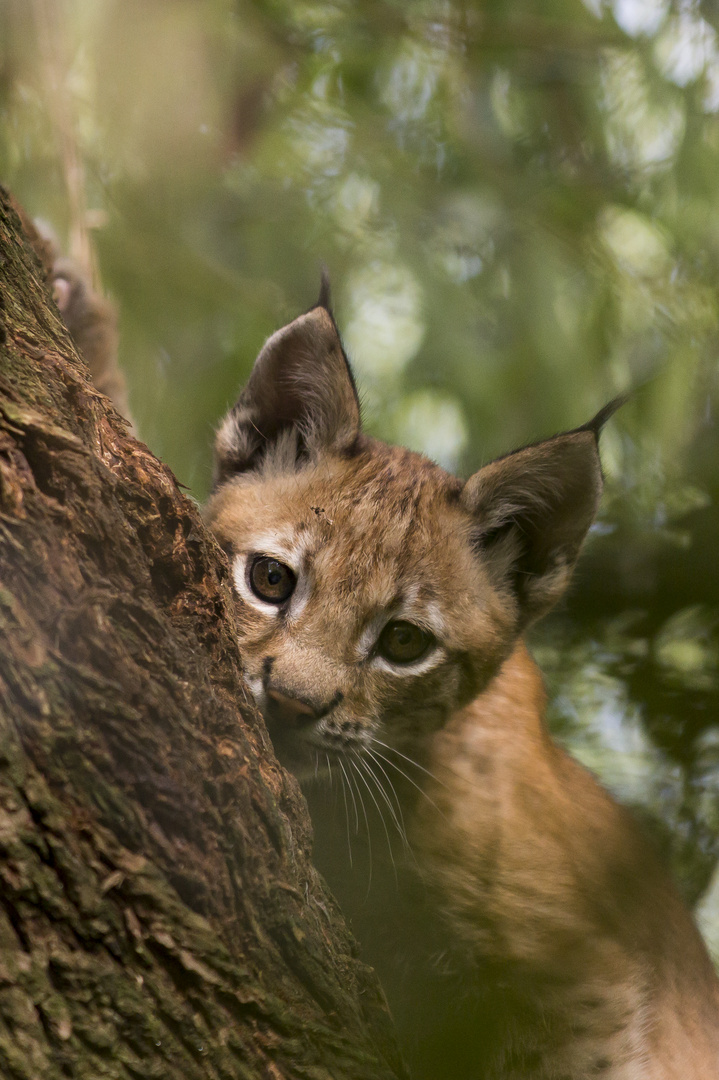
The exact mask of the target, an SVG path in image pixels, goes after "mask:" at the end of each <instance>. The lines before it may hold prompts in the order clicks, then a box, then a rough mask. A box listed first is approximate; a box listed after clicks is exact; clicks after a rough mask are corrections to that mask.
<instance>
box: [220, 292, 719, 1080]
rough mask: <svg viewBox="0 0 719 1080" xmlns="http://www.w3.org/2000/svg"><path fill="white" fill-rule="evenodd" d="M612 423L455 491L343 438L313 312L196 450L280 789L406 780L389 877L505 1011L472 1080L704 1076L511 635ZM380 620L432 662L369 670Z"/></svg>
mask: <svg viewBox="0 0 719 1080" xmlns="http://www.w3.org/2000/svg"><path fill="white" fill-rule="evenodd" d="M610 411H611V410H605V411H603V413H602V414H601V415H600V417H599V418H598V421H597V423H596V424H594V425H591V424H590V425H588V426H587V427H585V428H580V429H577V430H576V431H574V432H569V433H567V434H566V435H562V436H557V437H555V438H554V439H550V440H547V441H546V442H544V443H540V444H538V445H537V446H534V447H528V448H526V449H524V450H521V451H519V452H517V453H515V454H512V455H508V456H507V457H506V458H502V459H500V460H498V461H496V462H493V463H492V464H490V465H488V466H486V467H485V468H484V469H482V470H480V471H479V472H478V473H477V474H476V475H475V476H474V477H472V478H471V479H470V480H469V481H468V482H467V483H466V484H463V483H462V482H461V481H459V480H457V479H456V478H454V477H452V476H450V475H449V474H447V473H446V472H444V471H443V470H442V469H440V468H439V467H438V466H436V465H434V464H432V463H431V462H429V461H427V460H426V459H425V458H423V457H421V456H420V455H418V454H414V453H411V452H410V451H408V450H404V449H402V448H397V447H390V446H387V445H385V444H383V443H380V442H376V441H374V440H371V439H369V438H367V437H366V436H364V435H363V434H362V433H361V430H360V423H359V408H358V406H357V401H356V393H355V390H354V383H353V381H352V378H351V373H350V372H349V368H348V365H347V362H346V358H345V357H344V353H343V352H342V349H341V343H340V340H339V336H338V334H337V331H336V327H335V326H334V321H333V320H332V317H331V315H330V313H329V311H328V310H327V309H326V307H325V302H321V303H320V305H318V307H317V308H315V309H313V310H312V311H310V312H309V313H308V314H307V315H304V316H301V317H300V318H299V319H297V320H295V322H294V323H291V324H290V325H289V326H288V327H285V328H284V329H283V330H282V331H280V332H278V334H276V335H274V336H273V337H272V338H270V339H269V341H268V342H267V344H266V345H265V347H264V349H263V351H262V353H261V354H260V357H259V359H258V363H257V365H256V366H255V369H254V371H253V374H252V377H251V379H250V382H249V384H248V387H247V389H246V390H245V391H244V392H243V394H242V396H241V397H240V400H239V401H238V403H237V405H236V406H235V408H234V409H233V410H232V411H231V412H230V413H229V414H228V416H227V418H226V419H225V422H224V423H223V425H222V427H221V429H220V433H219V435H218V440H217V448H216V449H217V461H216V477H217V480H218V485H217V488H216V491H215V494H214V495H213V496H212V498H211V499H210V501H209V504H208V506H207V519H208V521H209V523H210V525H211V527H212V529H213V530H214V532H215V534H216V536H217V538H218V540H219V541H220V543H221V544H222V545H223V547H224V548H225V550H226V551H227V553H228V556H229V558H230V562H231V565H232V568H233V574H234V577H235V586H236V590H237V594H238V603H237V626H238V632H239V635H240V638H241V641H242V649H243V655H244V656H245V659H246V664H247V679H248V683H249V685H250V686H251V687H252V689H253V690H254V692H255V694H256V697H257V701H258V704H259V705H260V707H261V708H262V709H263V711H264V713H265V715H266V718H267V721H268V725H269V728H270V732H271V735H272V738H273V741H274V743H275V747H276V749H277V751H278V754H279V755H280V757H281V759H282V760H283V761H285V763H286V764H287V765H288V766H289V767H290V768H292V769H293V770H294V771H295V772H296V773H297V775H298V776H299V777H300V778H305V777H308V776H311V775H313V774H314V773H317V772H326V771H327V770H326V766H329V770H330V772H331V771H332V766H333V764H334V765H335V766H336V767H337V768H342V770H343V772H346V770H345V768H344V764H343V759H344V763H345V764H346V766H347V769H349V768H350V766H351V765H352V763H353V762H357V761H359V760H360V758H362V756H363V755H364V756H365V758H367V757H369V756H370V755H371V754H372V752H373V751H379V752H380V754H381V753H384V754H385V757H384V758H383V759H382V760H384V761H385V762H388V758H387V756H386V755H388V754H390V755H391V754H393V753H395V752H398V753H400V754H406V755H407V758H410V757H411V758H412V760H413V761H416V762H417V763H418V768H421V770H422V771H421V772H415V773H413V774H412V775H413V777H414V779H413V781H412V787H411V788H408V787H407V786H406V785H405V788H406V790H403V789H402V787H401V785H400V786H398V790H399V791H400V797H401V798H402V799H403V800H404V806H403V807H402V808H400V811H401V812H402V813H403V814H404V816H405V817H406V818H407V822H408V826H407V827H408V831H409V834H410V841H411V844H412V849H413V853H414V856H413V857H414V858H415V859H416V861H417V866H418V869H419V872H420V874H421V875H422V878H423V880H424V881H425V883H426V885H427V887H428V889H429V893H430V895H431V897H432V898H433V900H432V903H433V904H434V905H435V908H436V910H437V911H438V912H439V913H440V917H441V919H442V920H443V922H444V926H445V928H446V930H447V933H448V935H449V939H451V941H452V943H453V944H452V945H451V946H450V948H451V949H455V950H456V951H457V955H459V954H460V953H463V954H464V959H463V963H464V962H466V969H467V972H468V974H467V979H468V980H470V981H471V980H472V978H474V977H475V975H474V974H473V972H474V973H476V977H477V978H479V977H483V978H486V977H487V975H488V973H489V977H490V979H493V980H494V983H493V985H494V988H495V989H494V991H493V992H494V993H495V994H496V996H497V998H498V999H499V998H500V997H501V998H502V1000H503V1001H505V1000H506V1002H508V1003H509V1004H508V1005H507V1007H506V1009H505V1016H504V1020H503V1027H502V1031H501V1032H500V1034H499V1036H498V1037H497V1038H495V1040H494V1041H495V1045H494V1047H493V1051H492V1055H491V1057H489V1056H488V1057H487V1059H486V1060H482V1061H477V1064H476V1076H477V1077H489V1076H491V1077H497V1078H503V1080H519V1078H520V1077H530V1076H531V1077H533V1078H535V1080H560V1078H561V1080H580V1078H584V1077H590V1076H601V1077H603V1078H605V1080H714V1078H716V1077H717V1076H719V984H718V983H717V979H716V976H715V974H714V971H713V969H712V966H711V963H710V961H709V958H708V956H707V953H706V950H705V948H704V945H703V943H702V942H701V939H700V937H699V934H698V932H697V930H696V928H695V927H694V924H693V922H692V919H691V916H690V915H689V913H688V912H687V911H686V909H685V908H684V906H683V904H682V902H681V901H680V899H679V898H678V895H677V893H676V892H675V890H674V887H673V886H672V884H671V882H670V881H669V879H668V877H667V876H666V874H665V872H664V870H663V869H662V868H661V867H660V866H659V864H658V862H657V861H656V859H655V857H654V855H653V854H652V852H651V851H650V850H649V848H648V846H647V844H646V843H645V841H644V840H643V838H641V837H640V835H639V834H638V832H637V830H636V828H635V826H634V824H633V822H632V820H631V819H630V817H629V816H628V814H627V813H626V812H625V811H623V810H622V809H621V808H620V807H619V806H617V804H616V803H614V801H613V800H612V799H611V798H610V797H609V795H607V794H606V792H605V791H604V790H603V789H602V788H601V787H600V785H599V784H598V783H597V782H596V781H595V780H594V778H593V777H592V776H591V775H590V774H589V773H587V772H586V771H585V770H584V769H582V768H581V767H580V766H579V765H578V764H576V762H574V761H573V760H572V759H571V758H570V757H568V756H567V755H566V754H565V753H564V752H563V751H562V750H561V749H559V748H558V747H557V746H556V745H555V744H554V743H553V742H552V740H551V738H550V736H549V734H548V732H547V729H546V727H545V723H544V719H543V717H544V710H545V697H544V690H543V687H542V681H541V677H540V675H539V673H538V671H537V669H536V667H535V665H534V663H533V661H532V660H531V658H530V656H529V655H528V653H527V651H526V648H525V646H524V645H523V643H522V638H521V634H522V631H523V629H524V627H525V626H526V625H527V624H528V623H529V622H530V621H532V620H533V619H535V618H537V617H538V616H539V615H541V614H543V613H544V612H545V611H546V610H548V609H549V608H550V607H551V606H552V604H553V603H554V602H555V601H556V600H557V598H558V597H559V596H560V595H561V593H562V592H563V591H564V589H565V588H566V585H567V582H568V580H569V577H570V575H571V571H572V568H573V566H574V563H575V561H576V558H577V555H578V552H579V548H580V546H581V542H582V540H583V538H584V535H585V534H586V531H587V529H588V527H589V525H590V523H591V521H592V519H593V516H594V513H595V511H596V506H597V503H598V499H599V496H600V492H601V470H600V466H599V459H598V454H597V433H598V428H599V426H600V424H601V422H603V420H604V419H605V418H606V416H607V415H608V414H609V412H610ZM258 556H268V557H272V558H274V559H277V560H278V561H279V562H281V563H282V564H284V565H285V566H287V567H289V568H290V570H291V571H292V572H293V573H294V575H295V576H296V579H297V584H296V587H295V591H294V593H293V594H292V596H291V597H290V598H289V599H288V600H287V601H286V602H284V603H283V604H280V605H273V604H272V603H267V602H265V601H264V600H262V599H261V598H259V597H258V596H257V595H256V594H255V593H254V592H253V586H252V583H251V581H250V576H251V573H252V566H253V565H254V563H253V560H254V559H256V558H257V557H258ZM397 619H402V620H405V621H409V622H411V623H413V624H415V625H416V626H418V627H420V628H421V629H423V630H425V631H427V632H429V633H431V634H433V635H434V637H435V638H436V647H435V648H433V649H431V650H430V652H429V654H428V655H427V656H424V657H421V658H420V659H419V660H418V661H417V662H416V663H412V664H408V665H401V664H400V665H396V664H393V663H389V662H387V661H386V660H384V659H383V658H382V656H381V655H379V654H378V651H377V650H378V639H379V634H380V633H381V630H382V627H383V626H384V625H386V624H387V622H388V621H391V620H397ZM308 718H309V719H308ZM379 748H382V750H381V751H380V749H379ZM389 767H390V765H389V762H388V764H387V768H389ZM417 787H421V788H422V792H421V797H420V796H418V795H417V792H416V788H417Z"/></svg>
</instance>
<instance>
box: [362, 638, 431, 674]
mask: <svg viewBox="0 0 719 1080" xmlns="http://www.w3.org/2000/svg"><path fill="white" fill-rule="evenodd" d="M443 660H444V649H443V648H442V647H441V645H435V646H434V648H433V649H431V650H430V651H429V652H428V653H427V655H426V656H423V657H422V659H421V660H415V661H413V662H412V663H410V664H393V663H392V661H391V660H385V658H384V656H380V655H379V654H378V655H377V656H373V657H372V661H371V663H372V667H375V668H379V670H380V671H387V672H389V673H390V674H391V675H424V673H425V671H431V670H432V668H434V667H437V665H438V664H441V662H442V661H443Z"/></svg>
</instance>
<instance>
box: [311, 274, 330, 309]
mask: <svg viewBox="0 0 719 1080" xmlns="http://www.w3.org/2000/svg"><path fill="white" fill-rule="evenodd" d="M315 307H321V308H324V309H325V311H328V312H329V313H330V315H331V314H332V290H331V288H330V275H329V273H328V272H327V267H326V266H323V267H322V277H321V279H320V295H319V297H318V299H317V303H316V304H315Z"/></svg>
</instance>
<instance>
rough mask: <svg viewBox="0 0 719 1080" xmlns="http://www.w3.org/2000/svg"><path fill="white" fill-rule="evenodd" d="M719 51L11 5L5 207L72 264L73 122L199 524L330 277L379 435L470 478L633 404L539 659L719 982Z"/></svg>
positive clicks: (557, 715)
mask: <svg viewBox="0 0 719 1080" xmlns="http://www.w3.org/2000/svg"><path fill="white" fill-rule="evenodd" d="M48 4H49V5H50V6H51V7H52V9H53V11H54V14H55V17H56V19H57V23H56V28H57V33H56V34H55V35H54V37H53V42H52V47H53V48H54V50H55V55H56V58H59V61H58V62H59V64H60V68H61V70H62V81H61V83H60V84H58V83H57V82H56V83H55V84H53V80H52V78H51V77H50V75H49V74H48V59H47V57H48V54H47V50H46V51H45V52H43V51H42V50H41V49H40V48H39V46H38V26H37V22H36V20H37V18H38V13H40V15H41V13H42V11H43V10H45V9H46V8H47V5H48ZM718 29H719V13H718V10H717V7H716V4H715V3H712V2H710V0H584V2H582V0H546V2H545V3H543V4H541V5H537V4H536V3H534V2H530V0H485V2H484V3H483V4H479V3H470V2H461V0H415V2H413V3H412V4H406V3H402V2H400V0H352V2H350V0H316V2H314V3H313V2H308V3H299V2H290V0H255V2H250V0H0V174H1V176H2V179H3V181H4V182H5V183H6V184H8V185H9V186H10V187H11V189H12V190H13V191H14V192H15V194H16V195H17V196H18V197H19V198H20V199H21V201H22V202H23V203H24V204H25V206H26V207H27V209H28V210H29V211H30V212H31V213H33V214H35V215H38V216H40V217H43V218H45V219H47V220H49V221H50V222H51V223H52V224H53V226H54V227H55V229H56V230H57V232H58V234H59V235H60V236H61V237H64V236H65V235H66V234H67V231H68V227H69V225H70V222H69V219H68V205H69V204H68V199H67V192H66V189H65V180H64V176H65V167H64V164H63V161H64V158H63V149H62V141H61V140H60V138H59V137H58V131H57V120H56V111H57V110H56V109H55V108H54V106H56V104H57V101H56V100H55V99H56V98H62V97H63V95H64V96H65V97H66V98H67V100H68V101H69V102H70V106H71V108H70V114H71V128H72V134H73V138H74V139H75V140H76V143H77V146H78V147H79V152H80V158H81V161H82V163H83V166H84V170H85V177H86V186H87V192H88V203H89V208H90V218H89V220H90V224H92V225H94V226H96V231H95V234H94V235H95V240H96V248H97V252H98V255H99V260H100V265H101V271H102V278H103V281H104V283H105V286H106V288H107V290H108V291H109V292H110V293H111V294H112V295H113V296H114V297H115V299H116V300H117V302H118V304H119V307H120V312H121V330H122V362H123V365H124V367H125V369H126V371H127V373H128V377H129V380H130V387H131V396H132V406H133V411H134V414H135V417H136V419H137V423H138V427H139V431H140V434H141V436H142V437H143V438H144V439H145V440H146V441H147V442H148V443H149V444H150V446H151V447H152V448H153V449H154V450H155V451H156V452H157V453H158V454H159V455H160V456H161V457H163V458H164V459H165V460H167V461H168V462H169V464H170V465H171V466H172V467H173V468H174V470H175V472H176V473H177V475H178V477H179V478H180V479H181V480H182V481H183V482H185V483H186V484H188V485H189V486H190V488H191V489H192V491H193V492H194V493H195V494H196V495H197V497H198V498H202V497H204V495H205V494H206V492H207V488H208V483H209V472H210V465H209V462H210V446H211V440H212V431H213V427H214V425H215V424H216V423H217V421H218V419H219V417H220V415H221V414H222V412H223V410H224V409H225V408H226V407H227V406H228V405H229V404H230V403H231V402H232V400H233V399H234V396H235V394H236V391H237V388H238V386H239V385H240V384H241V382H242V381H243V380H244V379H245V378H246V376H247V374H248V372H249V370H250V367H251V364H252V361H253V359H254V356H255V354H256V352H257V350H258V348H259V347H260V345H261V343H262V341H263V338H264V337H265V336H266V335H267V334H269V333H270V332H271V331H272V330H274V329H276V328H277V327H278V326H279V325H281V324H282V323H283V322H285V321H287V320H289V319H290V318H292V317H293V316H294V315H295V314H296V313H297V312H298V311H301V310H303V309H305V308H307V307H308V306H309V305H310V304H311V303H312V301H313V300H314V298H315V296H316V294H317V290H318V287H319V272H320V267H321V265H322V264H324V265H326V266H327V267H328V268H329V271H330V275H331V279H332V281H333V283H334V290H335V305H336V314H337V318H338V322H339V325H340V327H341V329H342V330H343V332H344V336H345V340H346V344H347V347H348V351H349V353H350V356H351V357H352V359H353V362H354V365H355V368H356V371H357V374H358V379H359V383H360V387H361V390H362V393H363V397H364V403H365V413H366V419H367V423H368V425H369V427H370V428H371V429H372V430H373V431H375V432H376V433H378V434H380V435H383V436H384V437H386V438H390V439H392V440H395V441H401V442H404V443H406V444H408V445H410V446H413V447H415V448H417V449H423V450H425V451H426V452H428V453H429V454H430V455H431V456H433V457H435V458H436V459H437V460H439V461H441V462H442V463H444V464H446V465H448V466H450V467H457V468H458V469H460V470H463V471H465V472H466V471H470V470H472V469H474V468H476V467H477V466H478V465H479V464H480V463H481V462H482V461H484V460H487V459H489V458H490V457H492V456H493V455H495V454H497V453H500V452H503V451H506V450H508V449H511V448H512V447H514V446H516V445H519V444H521V443H523V442H526V441H529V440H531V439H533V438H536V437H538V436H541V435H543V434H549V433H551V432H553V431H556V430H559V429H562V428H569V427H573V426H575V425H577V424H580V423H582V422H584V421H585V420H586V419H588V417H589V416H591V415H592V414H593V413H594V412H595V411H596V410H597V409H598V408H599V407H601V406H602V405H603V404H604V403H605V402H606V401H607V400H608V399H609V398H611V397H612V396H613V395H615V394H616V393H617V392H620V391H625V390H627V389H632V388H634V389H635V393H634V394H633V396H632V398H631V401H630V403H629V404H628V405H627V406H625V408H624V409H623V410H622V412H621V413H620V414H619V415H618V417H617V418H616V419H615V420H613V421H612V424H611V425H610V427H609V429H608V430H607V431H606V432H605V435H604V436H603V458H604V462H605V468H606V471H607V474H608V489H607V497H606V499H605V508H604V510H603V513H602V519H601V522H600V524H599V526H598V527H597V528H596V529H595V532H594V535H593V536H592V538H591V539H590V543H589V544H588V548H587V552H586V556H585V559H584V562H583V564H582V567H581V570H580V572H579V574H578V577H577V580H576V583H575V587H574V589H573V593H572V595H571V597H570V598H569V600H568V602H567V604H566V605H565V608H564V610H563V611H562V612H560V614H559V615H558V616H557V617H556V618H555V619H554V620H553V622H551V623H549V624H547V625H544V626H543V627H541V628H540V629H538V630H537V632H536V635H535V637H536V642H535V647H536V650H537V652H538V654H539V656H540V659H541V661H542V663H543V665H544V667H545V669H546V670H547V671H548V674H549V678H550V686H551V689H552V692H553V706H552V722H553V724H554V727H555V730H556V731H557V733H558V734H559V735H560V737H562V738H563V739H565V740H566V741H567V742H568V743H569V744H570V745H571V746H572V747H573V749H574V750H575V751H576V752H577V753H579V755H580V756H582V757H583V758H584V760H586V761H587V762H588V763H589V764H590V765H591V766H592V767H593V768H595V769H596V770H597V772H599V773H600V774H601V775H602V776H603V778H604V779H605V781H606V782H607V783H609V784H610V786H612V787H613V788H614V789H615V790H617V791H618V792H619V793H620V794H621V795H622V796H623V797H624V798H626V799H627V800H628V801H631V802H634V803H635V804H636V805H637V806H639V807H640V808H641V809H642V812H643V813H644V815H645V816H646V819H647V821H648V823H649V825H650V827H651V828H652V829H653V831H654V832H655V834H656V835H657V837H658V839H659V842H660V843H661V844H662V845H663V846H664V848H665V850H666V852H667V856H668V858H669V859H670V860H671V861H672V862H673V864H674V867H675V870H676V872H677V873H678V875H679V877H680V880H681V882H682V884H683V887H684V889H685V892H686V894H687V896H688V897H689V898H690V899H691V900H692V901H693V902H698V904H699V911H700V915H701V918H702V922H703V925H704V927H705V929H706V931H707V934H708V936H709V938H710V940H711V941H712V942H713V945H714V947H715V948H716V950H717V954H718V955H719V874H718V873H717V872H716V866H717V859H718V858H719V708H718V705H719V630H718V627H719V558H718V557H717V556H718V555H719V551H718V542H717V538H718V537H719V514H718V512H717V505H718V502H717V500H718V498H719V435H718V432H717V424H716V419H715V417H716V410H717V402H718V397H719V365H718V362H717V356H718V354H719V336H718V333H717V326H718V324H719V318H718V316H719V296H718V292H717V284H718V282H719V38H718V37H717V30H718Z"/></svg>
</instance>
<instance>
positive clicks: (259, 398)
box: [215, 280, 360, 485]
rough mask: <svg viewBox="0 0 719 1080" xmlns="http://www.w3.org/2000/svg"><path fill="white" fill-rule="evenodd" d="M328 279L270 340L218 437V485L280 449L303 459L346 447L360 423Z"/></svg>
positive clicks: (216, 457) (216, 462) (254, 466)
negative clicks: (314, 297)
mask: <svg viewBox="0 0 719 1080" xmlns="http://www.w3.org/2000/svg"><path fill="white" fill-rule="evenodd" d="M328 302H329V292H328V287H327V284H326V281H324V280H323V283H322V292H321V293H320V299H319V303H318V305H317V307H314V308H312V309H311V310H310V311H308V312H307V314H305V315H300V316H299V318H297V319H295V320H294V322H291V323H289V325H288V326H285V327H283V328H282V329H281V330H278V331H277V332H276V333H275V334H273V335H272V337H270V338H269V339H268V340H267V341H266V342H265V345H264V346H263V348H262V351H261V352H260V355H259V356H258V357H257V360H256V361H255V366H254V367H253V369H252V374H251V375H250V378H249V381H248V383H247V386H246V387H245V388H244V390H243V391H242V393H241V394H240V397H239V400H238V401H237V404H236V405H235V406H234V407H233V408H232V409H231V410H230V412H229V413H228V414H227V416H226V417H225V419H224V421H223V422H222V425H221V427H220V429H219V431H218V433H217V438H216V440H215V485H217V484H220V483H222V482H223V481H224V480H226V479H227V478H228V477H230V476H231V475H233V474H234V473H238V472H245V471H246V470H248V469H253V468H256V467H257V465H259V463H260V462H261V461H262V460H263V459H264V458H265V457H266V456H267V455H268V454H269V453H271V452H272V451H273V450H278V451H280V450H281V453H282V456H283V459H288V458H289V459H291V460H292V463H293V464H294V463H296V462H297V461H298V460H301V459H302V458H308V457H311V456H312V455H313V454H314V453H317V452H320V451H323V450H324V451H326V450H332V451H335V452H341V451H343V450H347V449H349V448H350V447H351V446H352V444H353V443H354V442H355V440H356V438H357V435H358V434H359V429H360V409H359V400H358V397H357V390H356V388H355V384H354V379H353V378H352V372H351V370H350V366H349V363H348V361H347V357H346V356H345V354H344V350H343V348H342V342H341V341H340V336H339V333H338V331H337V327H336V325H335V321H334V319H333V318H332V315H331V313H330V311H329V307H328Z"/></svg>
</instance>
